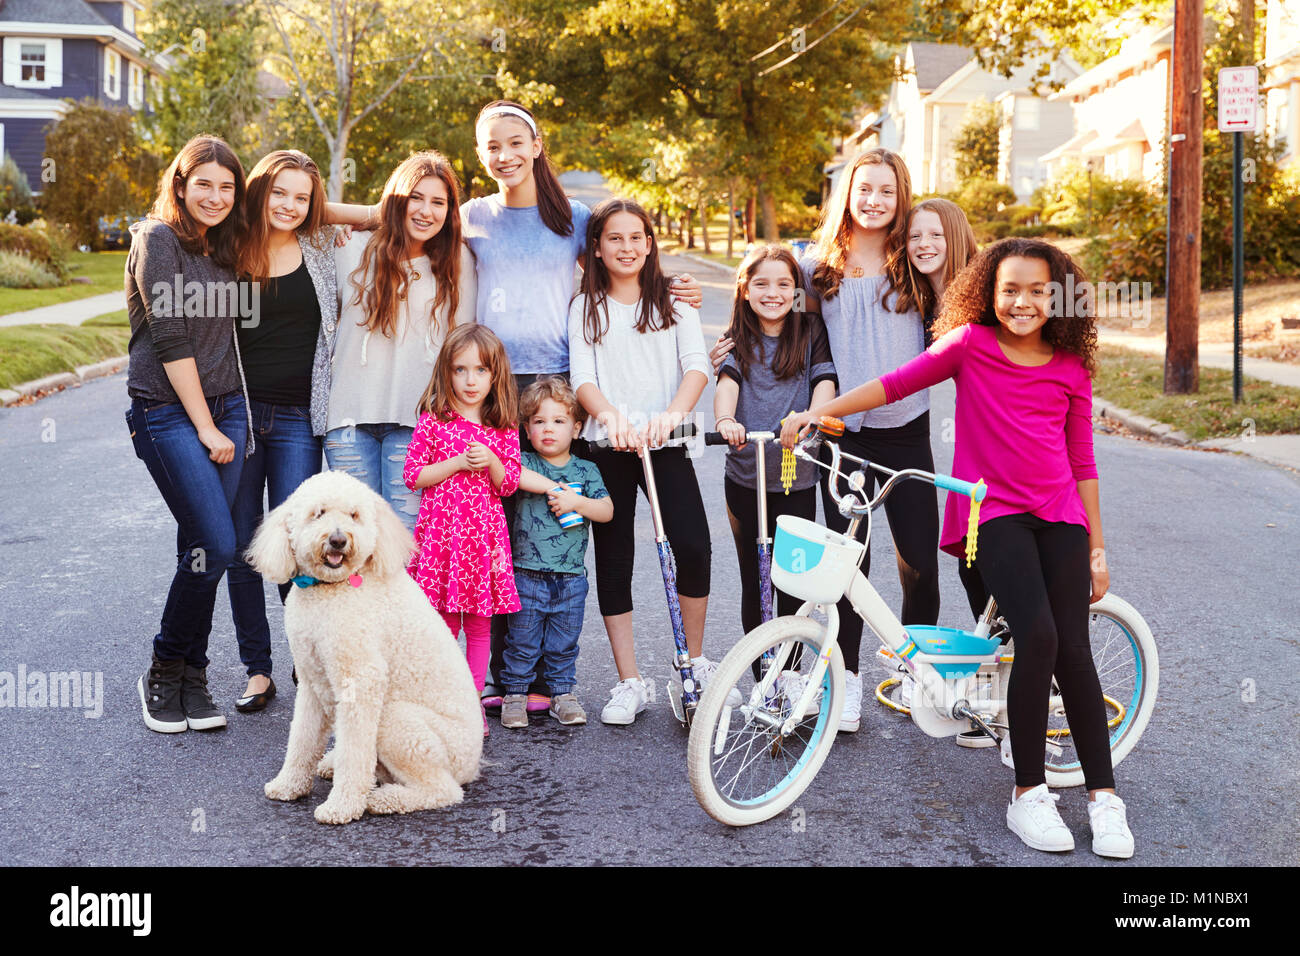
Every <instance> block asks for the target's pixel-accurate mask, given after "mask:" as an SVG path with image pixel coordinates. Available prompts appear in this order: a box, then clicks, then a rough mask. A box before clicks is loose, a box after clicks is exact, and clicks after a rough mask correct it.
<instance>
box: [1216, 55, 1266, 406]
mask: <svg viewBox="0 0 1300 956" xmlns="http://www.w3.org/2000/svg"><path fill="white" fill-rule="evenodd" d="M1258 116H1259V68H1258V67H1254V66H1225V67H1224V68H1223V69H1221V70H1220V71H1219V132H1221V133H1231V134H1232V400H1233V401H1234V402H1240V401H1241V337H1242V336H1241V312H1242V285H1243V283H1244V281H1245V265H1246V254H1245V248H1244V246H1245V240H1244V237H1243V235H1242V206H1243V205H1244V201H1243V197H1242V166H1243V165H1244V162H1243V160H1244V156H1243V146H1242V139H1241V137H1242V134H1243V133H1253V132H1255V124H1256V118H1257V117H1258Z"/></svg>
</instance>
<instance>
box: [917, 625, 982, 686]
mask: <svg viewBox="0 0 1300 956" xmlns="http://www.w3.org/2000/svg"><path fill="white" fill-rule="evenodd" d="M906 630H907V636H908V637H910V638H911V639H912V642H913V643H914V644H915V645H916V649H915V650H912V651H909V650H907V649H904V651H903V656H904V657H912V656H913V655H914V654H915V653H916V651H920V652H921V653H922V654H930V655H932V656H935V657H942V656H943V655H946V654H951V655H953V656H955V657H975V656H984V655H989V654H995V653H997V651H998V650H999V649H1000V648H1001V646H1002V645H1001V643H1000V642H999V641H998V640H997V639H996V638H989V637H979V636H977V635H975V634H973V633H971V632H970V631H963V630H962V629H961V628H959V627H934V626H931V625H928V624H909V625H907V628H906ZM932 666H933V667H934V669H935V670H936V671H938V672H939V676H940V677H943V678H950V677H970V676H971V675H972V674H974V673H975V672H976V671H977V670H979V664H978V663H974V664H940V663H932Z"/></svg>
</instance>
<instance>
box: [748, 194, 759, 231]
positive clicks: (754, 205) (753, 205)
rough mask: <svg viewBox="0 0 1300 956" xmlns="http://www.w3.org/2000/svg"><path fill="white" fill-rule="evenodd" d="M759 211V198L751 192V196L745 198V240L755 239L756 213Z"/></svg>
mask: <svg viewBox="0 0 1300 956" xmlns="http://www.w3.org/2000/svg"><path fill="white" fill-rule="evenodd" d="M757 211H758V198H757V196H756V195H755V194H754V193H752V192H751V193H750V194H749V198H748V199H746V200H745V242H753V241H754V239H755V232H754V214H755V212H757Z"/></svg>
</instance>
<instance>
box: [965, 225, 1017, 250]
mask: <svg viewBox="0 0 1300 956" xmlns="http://www.w3.org/2000/svg"><path fill="white" fill-rule="evenodd" d="M971 228H972V229H974V230H975V239H976V241H977V242H979V244H980V245H981V246H982V245H985V244H986V243H990V242H994V241H996V240H998V239H1005V238H1006V237H1007V235H1008V234H1009V233H1010V231H1011V223H1009V222H1007V221H1006V220H1005V219H994V220H992V221H990V222H972V223H971Z"/></svg>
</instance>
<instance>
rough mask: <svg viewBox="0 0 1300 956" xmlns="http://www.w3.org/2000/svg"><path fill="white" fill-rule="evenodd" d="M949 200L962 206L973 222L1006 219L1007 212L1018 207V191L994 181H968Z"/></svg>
mask: <svg viewBox="0 0 1300 956" xmlns="http://www.w3.org/2000/svg"><path fill="white" fill-rule="evenodd" d="M948 198H949V199H951V200H952V201H953V202H955V203H956V204H957V205H959V206H961V208H962V210H963V211H964V212H965V213H966V217H967V218H968V219H970V221H971V222H975V220H977V219H978V220H980V221H982V222H989V221H990V220H993V219H1004V218H1006V216H1005V213H1006V210H1007V209H1008V208H1010V207H1014V206H1015V205H1016V191H1015V190H1014V189H1012V188H1011V187H1010V186H1008V185H1006V184H1005V183H1000V182H997V181H996V180H993V179H968V180H966V181H965V182H964V183H962V184H961V185H960V186H959V187H957V191H956V192H954V193H952V194H951V195H950V196H949V197H948ZM1008 225H1009V224H1008Z"/></svg>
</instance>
